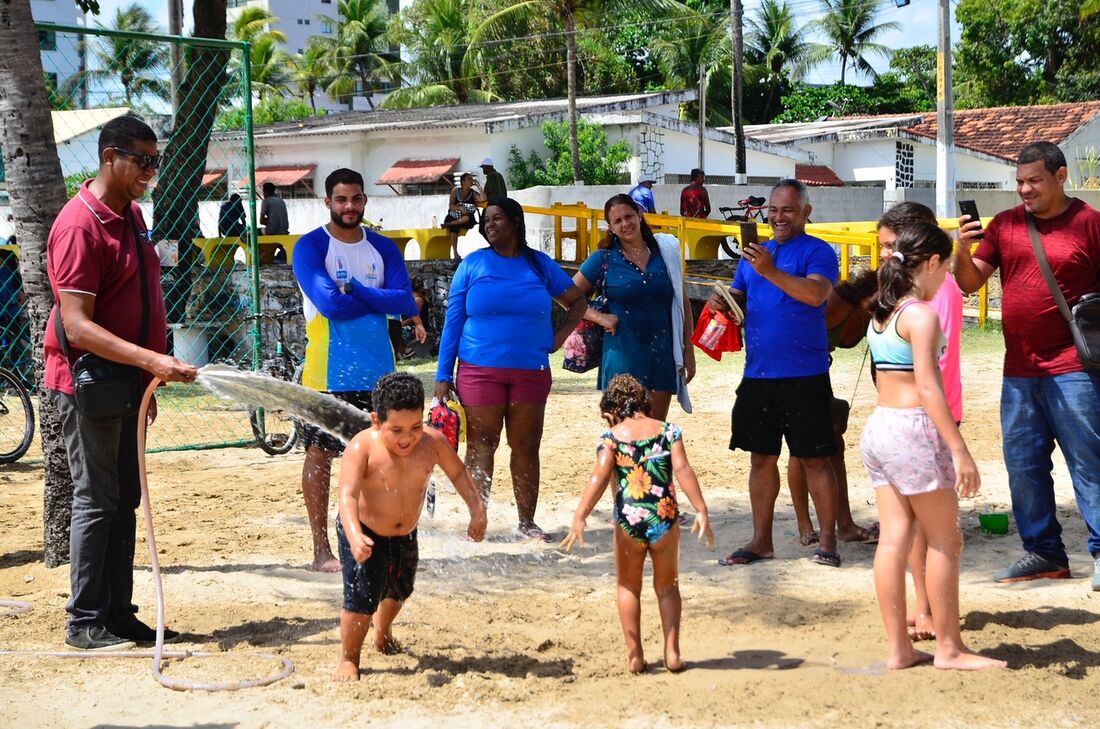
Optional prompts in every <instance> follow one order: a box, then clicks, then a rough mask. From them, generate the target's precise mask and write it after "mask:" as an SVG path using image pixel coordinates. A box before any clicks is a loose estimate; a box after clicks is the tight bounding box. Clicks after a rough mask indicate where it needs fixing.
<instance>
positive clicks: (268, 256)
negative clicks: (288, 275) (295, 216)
mask: <svg viewBox="0 0 1100 729" xmlns="http://www.w3.org/2000/svg"><path fill="white" fill-rule="evenodd" d="M301 237H302V236H300V235H261V236H260V238H259V246H260V263H261V264H264V263H274V262H275V252H276V251H277V250H278V249H280V248H282V249H283V250H284V251H285V252H286V262H287V263H293V262H294V245H295V244H296V243H297V242H298V239H299V238H301ZM191 243H192V245H195V246H197V247H198V248H199V250H201V251H202V260H203V262H204V263H205V264H206V266H207V267H208V268H214V267H220V266H232V265H233V261H234V256H235V255H236V253H237V249H238V248H240V249H241V250H242V251H244V260H245V264H246V265H249V266H251V265H252V249H251V248H250V246H249V245H248V239H247V238H238V237H225V238H195V239H194V240H192V241H191Z"/></svg>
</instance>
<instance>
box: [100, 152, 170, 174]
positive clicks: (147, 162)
mask: <svg viewBox="0 0 1100 729" xmlns="http://www.w3.org/2000/svg"><path fill="white" fill-rule="evenodd" d="M108 149H113V150H114V151H116V152H120V153H122V154H125V155H127V156H129V157H133V158H134V160H135V161H136V162H137V166H138V167H140V168H141V169H143V170H156V169H160V155H159V154H141V153H140V152H135V151H133V150H130V149H126V148H124V147H108Z"/></svg>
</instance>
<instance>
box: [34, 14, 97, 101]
mask: <svg viewBox="0 0 1100 729" xmlns="http://www.w3.org/2000/svg"><path fill="white" fill-rule="evenodd" d="M31 16H32V17H33V18H34V20H35V22H36V23H57V24H58V25H84V14H83V13H82V12H81V11H80V9H79V8H78V7H77V5H76V0H31ZM75 41H76V39H75V38H74V37H73V36H72V35H69V34H67V33H60V34H58V36H57V45H56V48H55V49H54V50H43V51H42V53H41V55H42V70H43V71H45V72H46V73H52V74H56V75H57V85H58V87H61V86H62V85H63V84H64V83H65V81H66V79H68V78H69V77H71V76H73V75H74V74H75V73H76V72H77V71H79V70H80V67H81V60H80V54H79V53H77V44H76V42H75Z"/></svg>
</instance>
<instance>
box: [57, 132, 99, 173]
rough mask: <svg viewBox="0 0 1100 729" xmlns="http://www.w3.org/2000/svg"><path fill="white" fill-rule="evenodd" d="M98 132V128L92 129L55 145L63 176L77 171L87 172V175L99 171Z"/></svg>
mask: <svg viewBox="0 0 1100 729" xmlns="http://www.w3.org/2000/svg"><path fill="white" fill-rule="evenodd" d="M99 132H100V129H93V130H92V131H90V132H87V133H85V134H81V135H80V136H79V137H73V138H72V139H69V140H67V141H64V142H62V143H61V144H59V145H57V159H58V161H59V162H60V163H61V174H62V175H63V176H65V177H68V176H69V175H75V174H76V173H78V172H89V173H90V174H89V175H88V176H89V177H94V176H95V175H96V173H97V172H98V171H99V170H98V167H99V165H98V164H97V160H98V159H99Z"/></svg>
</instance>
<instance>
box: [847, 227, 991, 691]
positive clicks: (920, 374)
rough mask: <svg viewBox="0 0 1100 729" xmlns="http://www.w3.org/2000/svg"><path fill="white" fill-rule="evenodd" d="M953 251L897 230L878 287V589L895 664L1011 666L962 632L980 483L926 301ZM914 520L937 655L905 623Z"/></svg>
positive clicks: (870, 424) (936, 232)
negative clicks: (962, 503)
mask: <svg viewBox="0 0 1100 729" xmlns="http://www.w3.org/2000/svg"><path fill="white" fill-rule="evenodd" d="M951 250H952V245H951V239H950V238H949V237H948V236H947V234H946V233H944V232H943V231H942V230H941V229H940V228H938V227H937V226H935V225H931V224H928V223H918V224H915V225H911V226H908V227H906V228H904V229H903V230H901V231H899V232H898V237H897V240H896V241H895V242H894V252H893V254H891V256H890V257H889V258H887V259H886V260H885V261H883V263H882V265H881V266H880V268H879V294H878V297H877V298H876V299H875V302H874V304H873V306H872V320H871V323H870V324H869V325H868V327H867V339H868V342H869V344H870V348H871V359H872V360H873V361H874V363H875V366H876V367H877V369H878V407H877V408H875V411H874V412H873V413H872V414H871V417H870V418H869V419H868V420H867V425H866V427H865V428H864V430H863V439H862V442H861V444H860V447H861V450H862V451H863V462H864V464H865V465H866V466H867V470H868V471H869V472H870V474H871V483H872V485H873V486H874V487H875V502H876V504H877V506H878V514H879V523H880V534H879V544H878V549H877V550H876V552H875V589H876V592H877V594H878V601H879V610H880V611H881V612H882V619H883V622H884V623H885V625H886V635H887V638H888V639H889V642H890V654H889V657H888V658H887V662H886V665H887V668H890V669H900V668H909V667H911V666H914V665H916V664H918V663H923V662H926V661H929V660H932V661H934V663H935V666H936V667H937V668H946V669H959V670H975V669H981V668H1003V667H1004V666H1005V662H1004V661H998V660H994V659H992V658H986V657H985V656H982V655H979V654H977V653H974V652H973V651H970V650H969V649H968V648H967V647H966V646H965V645H964V644H963V642H962V635H961V633H960V630H959V558H960V556H961V554H962V545H963V542H962V532H961V531H960V530H959V501H958V497H959V496H962V497H970V496H973V495H974V494H976V493H977V492H978V488H979V486H980V485H981V481H980V477H979V475H978V468H977V466H976V465H975V463H974V459H973V458H972V457H971V456H970V452H969V451H968V450H967V447H966V443H965V442H964V441H963V438H962V435H960V434H959V428H958V426H957V425H956V424H955V419H954V417H952V415H951V410H950V409H949V408H948V406H947V398H946V396H945V395H944V392H943V383H942V382H941V380H940V370H939V357H940V353H941V352H942V350H943V348H944V346H945V339H944V335H943V331H942V330H941V329H940V324H939V317H938V316H937V314H936V312H935V311H933V310H932V308H931V307H929V306H928V305H927V303H926V302H928V301H929V300H930V299H931V298H932V297H933V296H935V294H936V291H938V290H939V288H940V286H941V285H942V284H943V281H944V278H945V276H946V275H947V267H948V260H949V259H950V257H951ZM916 525H919V526H920V529H921V530H922V531H923V533H924V535H925V537H926V539H927V542H928V561H927V570H926V583H927V589H928V595H929V599H930V602H931V605H932V619H933V623H934V627H935V633H936V651H935V655H934V656H932V655H929V654H927V653H923V652H921V651H917V650H915V649H914V648H913V642H912V640H911V638H910V637H909V633H908V632H907V630H906V622H905V607H906V601H905V566H906V562H907V559H908V556H909V547H910V542H911V539H912V535H913V530H914V526H916Z"/></svg>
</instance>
